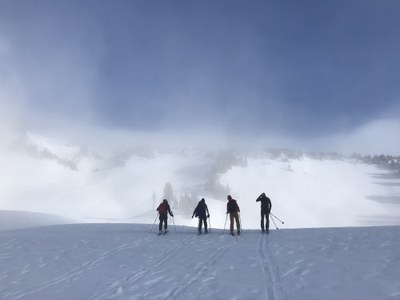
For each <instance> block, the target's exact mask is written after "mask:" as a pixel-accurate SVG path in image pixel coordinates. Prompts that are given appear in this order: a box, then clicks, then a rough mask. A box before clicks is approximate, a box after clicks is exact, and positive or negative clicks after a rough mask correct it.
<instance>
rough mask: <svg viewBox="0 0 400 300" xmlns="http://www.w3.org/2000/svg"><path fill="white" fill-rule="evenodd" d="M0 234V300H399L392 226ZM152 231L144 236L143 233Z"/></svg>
mask: <svg viewBox="0 0 400 300" xmlns="http://www.w3.org/2000/svg"><path fill="white" fill-rule="evenodd" d="M156 227H157V226H156V225H155V226H154V227H153V226H152V225H151V224H150V225H148V224H147V225H144V224H74V225H57V226H48V227H36V228H28V229H15V230H9V231H2V232H0V265H1V268H0V298H1V299H268V300H277V299H374V300H375V299H400V281H399V278H400V254H399V251H398V249H400V227H397V226H392V227H389V226H388V227H357V228H324V229H283V230H272V231H271V233H270V234H269V235H265V234H261V233H260V232H259V231H258V230H245V231H244V232H243V233H242V235H241V236H240V237H238V236H234V237H232V236H230V235H229V234H228V232H227V231H225V232H224V231H223V230H221V229H218V230H217V229H214V230H212V232H211V233H209V234H207V235H206V234H202V235H197V234H196V228H193V227H181V226H177V227H174V226H173V225H172V226H171V225H170V228H169V229H170V232H169V234H168V235H162V236H157V233H156V232H157V228H156ZM151 231H152V232H151Z"/></svg>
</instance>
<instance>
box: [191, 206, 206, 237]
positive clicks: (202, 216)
mask: <svg viewBox="0 0 400 300" xmlns="http://www.w3.org/2000/svg"><path fill="white" fill-rule="evenodd" d="M194 216H196V217H199V234H201V227H202V224H203V223H204V232H205V233H208V229H207V218H209V217H210V213H209V212H208V207H207V204H206V200H204V198H202V199H201V200H200V201H199V203H198V204H197V206H196V208H195V209H194V211H193V215H192V219H193V217H194Z"/></svg>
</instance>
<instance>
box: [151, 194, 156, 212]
mask: <svg viewBox="0 0 400 300" xmlns="http://www.w3.org/2000/svg"><path fill="white" fill-rule="evenodd" d="M152 199H153V209H156V205H157V194H156V192H155V191H153V196H152Z"/></svg>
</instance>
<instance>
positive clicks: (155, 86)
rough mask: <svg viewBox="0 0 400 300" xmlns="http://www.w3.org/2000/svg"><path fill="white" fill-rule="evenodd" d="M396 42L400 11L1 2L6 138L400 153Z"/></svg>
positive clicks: (352, 6)
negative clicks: (61, 136)
mask: <svg viewBox="0 0 400 300" xmlns="http://www.w3.org/2000/svg"><path fill="white" fill-rule="evenodd" d="M399 36H400V2H399V1H396V0H393V1H392V0H383V1H369V0H360V1H357V0H351V1H344V0H339V1H327V0H303V1H289V0H286V1H236V0H233V1H223V0H220V1H179V0H177V1H152V0H150V1H148V0H146V1H144V0H143V1H122V0H117V1H106V0H100V1H90V0H87V1H78V0H69V1H66V0H58V1H52V0H35V1H33V0H25V1H11V0H1V1H0V117H1V119H2V122H3V131H5V129H4V128H5V127H4V126H5V125H9V126H10V127H13V128H19V129H26V130H28V129H29V130H39V131H46V130H47V131H49V130H52V131H53V134H54V133H61V132H64V131H68V130H69V131H72V132H73V133H75V134H77V135H79V134H81V133H82V132H83V131H84V130H83V128H101V129H104V130H109V131H111V132H141V133H142V134H149V135H156V136H157V134H158V133H161V132H168V133H169V134H171V135H173V136H180V135H189V136H190V135H192V136H193V135H195V136H199V135H198V133H199V132H201V133H202V136H206V135H218V136H224V137H225V139H226V140H232V139H237V140H243V141H246V143H250V144H251V143H254V144H260V143H261V144H263V143H265V144H268V142H270V141H272V140H274V141H275V142H277V143H279V141H281V142H282V144H284V143H286V144H288V145H293V146H296V145H297V146H298V147H300V148H301V145H302V144H303V146H304V147H315V148H321V149H323V150H330V149H333V148H335V149H333V150H345V151H361V152H362V150H365V149H366V148H368V147H370V146H371V145H373V146H374V147H375V148H376V149H375V148H374V150H373V151H376V152H385V153H389V154H397V155H398V154H400V150H398V149H400V142H399V141H397V139H398V138H397V133H398V132H399V131H400V59H399V55H398V53H400V39H399V38H398V37H399ZM0 134H1V130H0ZM260 141H261V142H260ZM284 141H285V142H284ZM196 142H197V143H206V142H207V141H206V139H199V140H197V141H196ZM299 145H300V146H299Z"/></svg>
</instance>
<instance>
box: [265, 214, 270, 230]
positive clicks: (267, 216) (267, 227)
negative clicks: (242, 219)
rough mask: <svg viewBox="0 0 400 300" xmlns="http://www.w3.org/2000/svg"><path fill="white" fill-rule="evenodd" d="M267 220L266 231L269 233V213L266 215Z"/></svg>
mask: <svg viewBox="0 0 400 300" xmlns="http://www.w3.org/2000/svg"><path fill="white" fill-rule="evenodd" d="M265 218H266V219H267V223H266V225H267V226H266V229H267V231H269V213H266V214H265Z"/></svg>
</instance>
